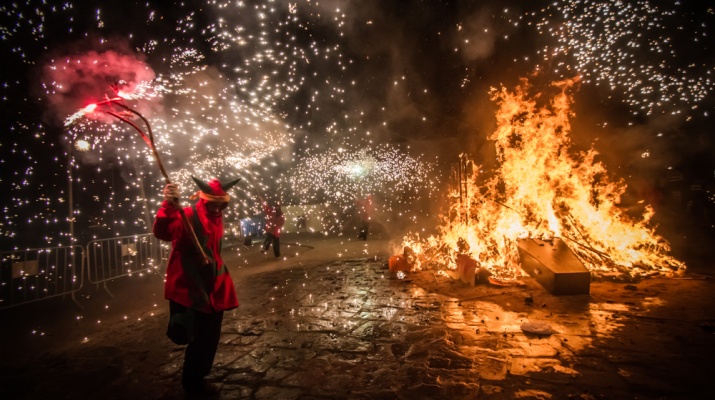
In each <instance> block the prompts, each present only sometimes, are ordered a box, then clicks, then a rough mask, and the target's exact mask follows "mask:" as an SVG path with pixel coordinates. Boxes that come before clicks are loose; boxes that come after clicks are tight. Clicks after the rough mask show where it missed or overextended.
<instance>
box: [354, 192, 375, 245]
mask: <svg viewBox="0 0 715 400" xmlns="http://www.w3.org/2000/svg"><path fill="white" fill-rule="evenodd" d="M374 207H375V205H374V204H373V201H372V195H367V197H365V198H364V199H362V200H358V202H357V204H356V207H355V208H356V209H357V213H358V216H359V217H360V224H359V226H358V229H359V230H360V232H359V233H358V239H362V240H367V234H368V231H369V230H370V220H371V219H372V214H373V211H374Z"/></svg>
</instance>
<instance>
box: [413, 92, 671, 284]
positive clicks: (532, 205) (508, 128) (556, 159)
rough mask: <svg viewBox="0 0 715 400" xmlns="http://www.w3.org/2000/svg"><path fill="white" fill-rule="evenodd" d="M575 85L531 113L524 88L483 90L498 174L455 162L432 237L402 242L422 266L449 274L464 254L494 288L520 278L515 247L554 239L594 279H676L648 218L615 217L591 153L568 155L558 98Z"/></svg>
mask: <svg viewBox="0 0 715 400" xmlns="http://www.w3.org/2000/svg"><path fill="white" fill-rule="evenodd" d="M575 83H576V82H575V80H568V81H561V82H556V83H554V87H555V88H556V89H557V90H558V93H557V94H556V95H555V96H554V97H553V99H552V100H551V102H550V104H549V105H548V106H541V107H540V106H539V105H537V102H536V100H535V99H536V98H538V97H539V96H540V95H535V96H534V97H530V96H529V94H528V92H529V90H530V89H531V88H530V87H529V85H528V83H527V82H526V81H524V82H523V83H522V84H521V85H520V86H519V87H517V88H516V90H515V91H513V92H510V91H508V90H506V89H504V88H502V89H501V90H496V89H493V90H492V99H493V100H495V101H496V102H497V103H498V105H499V109H498V111H497V115H496V119H497V128H496V130H495V131H494V132H493V133H492V134H491V136H490V137H489V138H490V140H493V141H494V143H495V146H496V151H497V156H498V160H499V162H500V165H499V167H498V169H497V170H496V171H495V173H494V175H493V176H491V177H489V178H486V177H482V176H480V168H479V167H478V166H476V165H474V164H473V163H472V162H471V161H468V160H464V159H463V161H464V162H463V163H462V167H461V168H462V171H463V172H462V174H463V175H462V176H463V178H462V179H461V182H460V186H459V188H458V189H453V190H452V191H451V192H450V209H449V212H448V213H447V215H446V216H445V217H444V221H443V225H442V226H441V227H439V234H438V235H437V236H432V237H429V238H427V239H420V238H419V236H415V235H413V236H412V237H407V238H405V240H404V243H403V245H404V246H410V247H412V248H413V249H414V250H415V251H417V252H418V253H420V257H419V259H420V261H421V262H422V263H423V264H425V263H427V264H433V265H436V266H438V267H440V268H448V269H455V268H456V264H455V258H456V255H457V254H459V253H461V254H469V255H470V256H471V257H473V258H474V259H475V260H477V261H478V263H479V264H480V266H481V267H483V268H486V269H487V270H488V271H489V272H491V273H492V274H493V276H494V277H495V278H497V279H507V280H508V279H515V278H517V277H519V276H521V275H524V273H523V271H522V270H521V268H520V264H519V254H518V250H517V240H518V239H522V238H527V237H535V238H540V239H543V240H549V239H550V238H553V237H561V238H563V239H565V240H566V241H567V243H568V245H569V246H570V247H571V249H572V250H573V251H574V252H575V253H576V254H577V255H578V257H579V258H580V259H581V261H582V262H583V263H584V264H585V265H586V266H587V267H588V268H589V269H590V270H591V272H592V273H595V274H599V275H604V274H625V275H629V276H647V275H654V274H662V275H672V274H674V273H677V272H679V271H683V270H684V269H685V265H684V264H683V263H682V262H680V261H678V260H676V259H674V258H673V257H671V256H670V255H669V254H668V253H669V251H670V248H669V245H668V243H667V242H666V241H665V240H664V239H663V238H661V237H660V236H658V235H657V234H656V233H655V232H654V228H652V227H650V226H649V220H650V218H651V217H652V216H653V209H652V208H651V207H650V206H648V205H644V206H643V214H642V216H641V217H640V218H635V217H632V216H630V215H627V214H625V212H624V211H623V210H622V209H621V208H619V203H620V198H621V195H622V194H623V193H624V191H625V189H626V185H625V184H624V183H623V182H622V181H616V182H611V181H609V179H608V178H607V177H606V172H607V171H606V169H605V167H604V166H603V165H602V164H601V163H600V162H598V161H596V160H595V157H596V155H597V154H598V153H597V152H596V151H595V150H593V149H591V150H589V151H585V152H574V151H572V150H570V145H571V142H570V138H569V133H570V130H571V128H570V123H569V118H570V116H571V114H572V113H571V109H570V105H571V96H570V95H569V93H568V91H569V89H570V88H571V87H572V86H573V85H574V84H575Z"/></svg>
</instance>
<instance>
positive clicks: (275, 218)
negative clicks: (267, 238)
mask: <svg viewBox="0 0 715 400" xmlns="http://www.w3.org/2000/svg"><path fill="white" fill-rule="evenodd" d="M263 212H264V213H265V214H266V232H268V233H270V234H271V235H273V236H275V237H281V229H283V224H285V222H286V218H285V216H284V215H283V212H282V211H280V210H279V208H278V207H271V206H269V205H268V203H265V202H264V203H263Z"/></svg>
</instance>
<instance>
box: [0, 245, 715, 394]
mask: <svg viewBox="0 0 715 400" xmlns="http://www.w3.org/2000/svg"><path fill="white" fill-rule="evenodd" d="M284 242H292V243H293V244H291V245H288V244H285V245H284V247H283V255H284V258H281V259H278V260H276V259H274V258H273V257H268V256H264V255H262V254H260V253H259V252H258V248H257V247H256V246H253V247H252V248H242V247H241V246H237V247H236V248H235V249H232V250H230V251H229V252H228V253H229V254H227V256H226V261H227V264H229V265H230V266H231V273H232V275H233V277H234V280H235V281H236V285H237V288H238V289H239V301H240V302H241V306H240V307H239V308H238V309H236V310H233V311H230V312H227V313H226V315H225V319H224V324H223V333H222V339H221V343H220V345H219V349H218V352H217V356H216V361H215V364H214V369H213V371H212V373H211V375H210V376H209V377H208V379H209V380H210V381H211V382H214V383H216V384H218V385H219V386H220V387H221V394H220V396H219V398H221V399H344V398H345V399H515V398H519V399H571V398H574V399H694V398H710V394H711V392H712V383H711V382H712V379H713V376H715V367H714V365H715V363H714V362H713V357H714V356H715V335H714V334H713V328H714V327H715V309H714V308H713V305H715V302H713V300H715V282H714V280H713V279H710V278H708V277H707V276H706V275H703V274H693V273H688V274H687V275H686V276H685V277H683V278H680V279H661V278H655V279H646V280H642V281H639V282H631V283H617V282H610V281H604V280H601V281H595V282H593V283H592V285H591V294H590V295H583V296H553V295H550V294H549V293H548V292H546V291H545V290H544V289H543V288H542V287H541V286H539V285H538V283H536V282H535V281H533V280H531V279H529V278H525V279H524V280H523V282H524V284H523V285H521V286H487V285H482V286H476V287H471V286H467V285H463V284H461V283H459V282H456V281H452V280H451V279H450V278H446V277H439V278H438V277H436V276H435V275H434V274H432V273H431V272H429V271H422V272H417V273H413V274H408V275H407V277H406V278H405V279H397V278H396V277H394V276H392V275H391V274H390V273H389V271H388V270H387V267H386V260H387V257H388V256H389V255H390V254H391V252H392V248H391V247H392V245H391V244H390V243H389V242H388V241H387V240H382V239H380V238H374V239H371V240H368V241H367V242H363V241H356V240H354V239H347V238H321V237H316V236H310V237H305V238H304V237H294V238H286V240H284ZM161 285H162V282H161V278H160V277H158V276H151V275H150V276H144V277H136V278H132V281H131V282H130V283H127V282H122V283H117V284H116V285H115V286H114V287H112V288H111V290H112V292H113V294H114V297H113V298H112V297H109V296H108V295H105V294H104V292H103V291H101V290H98V291H96V292H93V293H92V294H91V295H85V297H83V298H82V300H81V302H82V303H83V304H84V305H85V309H84V310H81V311H78V310H77V309H76V308H74V305H73V304H72V303H71V302H68V301H65V302H60V303H59V304H49V305H33V306H31V307H30V306H28V307H27V309H26V310H18V309H14V310H12V311H11V312H8V311H10V310H6V311H4V312H2V314H0V317H1V318H2V321H3V323H2V325H3V326H4V327H7V328H3V330H4V333H3V335H4V336H3V341H2V342H3V347H2V348H0V350H2V353H0V354H4V355H3V356H0V359H2V361H0V398H2V399H13V398H18V399H23V398H28V399H29V398H32V399H34V398H37V399H39V398H72V399H80V398H88V399H89V398H103V399H174V398H183V393H182V391H181V389H180V385H179V380H178V376H179V374H180V370H181V361H182V357H183V347H182V346H176V345H173V344H172V343H171V342H169V340H168V339H166V337H165V336H164V332H165V325H166V322H167V318H168V307H167V306H166V304H165V303H166V302H165V300H163V299H162V295H161ZM43 310H44V311H45V313H49V312H51V315H52V316H51V317H47V316H45V315H43V313H42V312H41V311H43ZM535 328H536V329H535ZM533 330H537V331H539V332H540V333H532V332H530V331H533Z"/></svg>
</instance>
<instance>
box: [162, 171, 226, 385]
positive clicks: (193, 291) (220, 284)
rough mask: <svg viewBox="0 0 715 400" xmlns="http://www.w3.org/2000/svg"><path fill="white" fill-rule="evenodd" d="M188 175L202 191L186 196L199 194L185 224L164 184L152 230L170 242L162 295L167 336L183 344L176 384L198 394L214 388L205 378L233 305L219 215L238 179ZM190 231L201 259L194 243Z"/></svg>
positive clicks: (175, 196) (173, 190)
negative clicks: (226, 314) (206, 179)
mask: <svg viewBox="0 0 715 400" xmlns="http://www.w3.org/2000/svg"><path fill="white" fill-rule="evenodd" d="M192 178H193V177H192ZM193 179H194V182H196V184H197V185H198V186H199V188H200V189H201V190H200V191H198V192H197V193H196V194H195V195H194V196H191V197H190V199H195V198H198V201H197V202H196V204H195V205H194V206H192V207H186V208H184V209H183V212H184V214H185V215H186V222H185V221H184V220H183V217H182V215H181V211H182V210H181V209H180V208H179V205H178V204H179V197H180V193H179V187H178V186H177V185H175V184H167V185H166V187H164V201H163V202H162V203H161V208H159V210H158V211H157V214H156V219H155V220H154V226H153V227H152V230H153V232H154V236H156V237H157V238H158V239H161V240H164V241H170V242H171V244H172V246H171V254H170V255H169V262H168V265H167V267H166V283H165V285H164V297H165V298H166V299H167V300H169V311H170V319H169V327H168V329H167V336H169V338H170V339H171V340H172V341H173V342H174V343H176V344H182V345H183V344H187V345H188V346H186V352H185V354H184V367H183V371H182V377H181V383H182V385H183V387H184V390H185V391H186V392H187V393H188V394H190V395H202V394H210V393H216V392H218V389H217V388H216V386H214V385H212V384H209V383H207V382H206V381H204V377H206V375H208V373H209V372H210V371H211V366H212V365H213V361H214V357H215V355H216V349H217V347H218V341H219V337H220V335H221V323H222V321H223V312H224V311H226V310H231V309H233V308H236V307H238V298H237V297H236V289H235V287H234V284H233V281H232V280H231V276H230V275H229V273H228V270H227V269H226V266H225V265H224V263H223V260H222V259H221V239H222V238H223V218H222V216H223V215H222V213H223V210H224V209H225V208H226V207H227V206H228V202H229V200H230V197H229V195H228V194H227V193H226V191H227V190H228V189H229V188H231V187H232V186H233V185H235V184H236V183H237V182H238V179H236V180H234V181H231V182H227V183H221V182H220V181H218V180H217V179H212V180H211V181H209V182H208V183H206V182H204V181H201V180H199V179H197V178H193ZM192 229H193V231H194V232H195V234H196V239H198V243H199V244H200V245H201V248H202V249H203V253H204V254H205V256H206V259H204V255H202V254H201V252H200V251H199V250H198V247H197V245H195V244H194V239H193V238H192V233H191V230H192Z"/></svg>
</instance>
